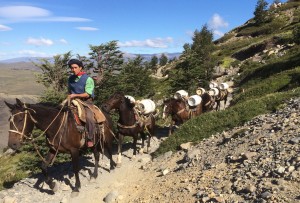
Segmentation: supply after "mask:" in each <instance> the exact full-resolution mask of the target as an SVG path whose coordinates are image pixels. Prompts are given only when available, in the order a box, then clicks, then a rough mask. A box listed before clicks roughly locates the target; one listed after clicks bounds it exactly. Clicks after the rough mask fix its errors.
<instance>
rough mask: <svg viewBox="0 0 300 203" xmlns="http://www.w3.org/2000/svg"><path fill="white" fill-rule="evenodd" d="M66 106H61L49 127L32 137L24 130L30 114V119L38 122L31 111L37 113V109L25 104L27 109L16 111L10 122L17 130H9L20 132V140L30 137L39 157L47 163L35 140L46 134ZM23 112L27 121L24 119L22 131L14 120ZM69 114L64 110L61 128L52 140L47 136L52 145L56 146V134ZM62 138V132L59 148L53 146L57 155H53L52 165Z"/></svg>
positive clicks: (35, 122)
mask: <svg viewBox="0 0 300 203" xmlns="http://www.w3.org/2000/svg"><path fill="white" fill-rule="evenodd" d="M64 106H65V104H64V105H63V106H62V107H61V109H60V110H59V112H58V114H57V115H56V116H55V118H54V119H53V120H52V121H51V122H50V124H49V125H48V126H47V128H46V129H45V130H44V131H43V132H42V133H41V134H40V135H39V136H37V137H35V138H32V137H31V135H30V136H27V135H26V134H25V133H24V132H25V128H26V125H27V119H28V115H29V117H30V119H31V120H32V121H33V123H34V124H37V121H36V120H35V119H34V118H33V116H32V115H31V113H30V110H31V111H33V112H34V113H36V111H35V110H34V109H31V108H28V107H27V106H26V104H24V108H25V111H24V112H18V113H16V114H14V115H12V116H11V118H10V122H11V123H12V124H13V126H14V127H15V128H16V130H9V132H13V133H17V134H20V135H21V137H20V140H23V138H24V137H25V138H26V139H28V140H31V143H32V144H33V146H34V148H35V150H36V152H37V154H38V155H39V157H40V158H41V159H42V161H43V162H44V163H46V161H45V159H44V157H43V156H42V155H41V153H40V150H39V148H38V146H37V144H36V142H35V140H36V139H37V138H39V137H41V136H42V135H44V134H45V133H46V132H47V130H48V129H49V128H50V126H51V125H52V124H53V122H54V121H55V120H56V119H57V118H58V116H59V114H60V113H61V111H62V109H63V107H64ZM22 113H24V114H25V118H24V119H25V121H24V124H23V129H22V132H20V130H19V129H18V128H17V126H16V124H15V122H14V117H15V116H16V115H18V114H22ZM67 116H68V113H66V112H64V115H63V120H62V122H61V124H60V126H59V128H58V130H57V132H56V133H55V135H54V138H53V140H52V141H50V140H49V139H48V138H47V140H48V143H49V144H50V145H52V146H54V140H55V138H56V136H57V135H58V133H59V131H60V129H61V127H62V126H63V123H64V122H65V120H66V118H67ZM61 140H62V134H61V136H60V139H59V143H58V147H57V149H55V148H54V147H53V148H54V150H55V156H54V157H53V159H52V161H51V164H50V165H52V164H53V163H54V160H55V157H56V156H57V154H58V148H59V146H60V144H61Z"/></svg>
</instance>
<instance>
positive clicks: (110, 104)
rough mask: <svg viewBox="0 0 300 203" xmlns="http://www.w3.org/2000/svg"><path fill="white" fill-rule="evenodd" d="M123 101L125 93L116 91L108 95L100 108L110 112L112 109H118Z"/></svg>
mask: <svg viewBox="0 0 300 203" xmlns="http://www.w3.org/2000/svg"><path fill="white" fill-rule="evenodd" d="M124 101H125V95H124V94H123V93H121V92H116V93H114V94H113V95H111V96H110V97H109V99H108V100H106V101H105V102H104V104H103V105H102V109H103V110H104V111H106V112H110V111H111V110H112V109H119V107H120V105H121V103H122V102H124Z"/></svg>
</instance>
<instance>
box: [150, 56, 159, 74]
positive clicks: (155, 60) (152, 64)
mask: <svg viewBox="0 0 300 203" xmlns="http://www.w3.org/2000/svg"><path fill="white" fill-rule="evenodd" d="M157 64H158V58H157V56H156V55H154V56H152V57H151V60H150V64H149V66H150V68H151V69H152V70H156V66H157Z"/></svg>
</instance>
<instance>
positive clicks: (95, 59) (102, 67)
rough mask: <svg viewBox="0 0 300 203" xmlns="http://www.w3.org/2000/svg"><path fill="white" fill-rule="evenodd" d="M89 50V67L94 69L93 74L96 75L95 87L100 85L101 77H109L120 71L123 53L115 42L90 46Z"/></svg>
mask: <svg viewBox="0 0 300 203" xmlns="http://www.w3.org/2000/svg"><path fill="white" fill-rule="evenodd" d="M90 49H91V52H90V53H89V55H90V59H91V61H90V64H89V67H90V68H92V67H94V72H96V73H98V75H97V80H96V83H97V84H96V85H100V84H101V83H102V80H103V77H104V76H105V75H106V74H105V73H109V74H108V75H111V74H115V73H116V72H117V71H119V70H120V69H121V66H122V64H123V63H124V58H123V53H122V52H121V51H120V50H119V47H118V45H117V41H115V40H114V41H110V42H108V43H106V44H101V45H99V46H93V45H90ZM95 63H96V65H95Z"/></svg>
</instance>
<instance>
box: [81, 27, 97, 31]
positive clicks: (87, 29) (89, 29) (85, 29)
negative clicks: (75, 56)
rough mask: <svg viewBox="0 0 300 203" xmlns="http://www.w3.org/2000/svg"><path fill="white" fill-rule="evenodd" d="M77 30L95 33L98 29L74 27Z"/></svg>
mask: <svg viewBox="0 0 300 203" xmlns="http://www.w3.org/2000/svg"><path fill="white" fill-rule="evenodd" d="M76 29H78V30H84V31H96V30H99V29H98V28H95V27H76Z"/></svg>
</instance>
